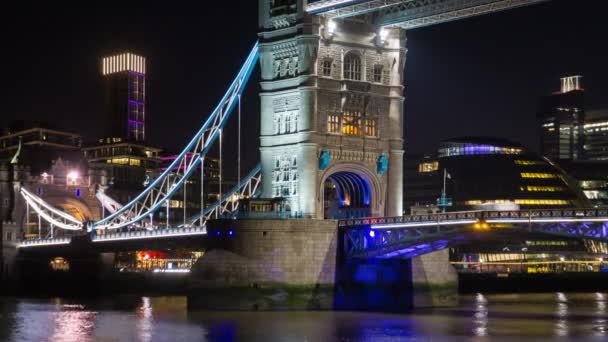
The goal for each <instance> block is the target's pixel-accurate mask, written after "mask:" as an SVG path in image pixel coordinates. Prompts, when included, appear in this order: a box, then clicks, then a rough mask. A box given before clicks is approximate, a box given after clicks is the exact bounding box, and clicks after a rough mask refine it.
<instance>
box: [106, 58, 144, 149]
mask: <svg viewBox="0 0 608 342" xmlns="http://www.w3.org/2000/svg"><path fill="white" fill-rule="evenodd" d="M101 64H102V65H101V73H102V76H103V82H104V91H105V94H104V95H105V112H106V114H105V115H106V116H105V120H106V121H105V123H106V125H105V126H106V128H105V131H104V137H103V139H104V140H105V143H116V142H123V141H128V142H139V143H142V142H145V141H146V138H147V134H146V133H147V129H146V105H145V102H146V59H145V58H144V57H141V56H137V55H134V54H132V53H123V54H119V55H116V56H111V57H105V58H103V59H102V63H101Z"/></svg>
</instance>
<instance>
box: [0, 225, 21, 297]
mask: <svg viewBox="0 0 608 342" xmlns="http://www.w3.org/2000/svg"><path fill="white" fill-rule="evenodd" d="M18 232H19V229H18V226H17V225H16V224H15V223H14V222H1V221H0V245H1V248H2V250H1V251H0V253H1V254H0V289H2V291H0V293H7V292H12V291H14V290H15V289H16V288H17V283H18V282H17V280H18V273H17V238H18Z"/></svg>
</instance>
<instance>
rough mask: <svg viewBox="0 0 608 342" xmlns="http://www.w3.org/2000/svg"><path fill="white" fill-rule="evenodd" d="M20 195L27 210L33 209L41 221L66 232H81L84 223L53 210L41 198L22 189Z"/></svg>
mask: <svg viewBox="0 0 608 342" xmlns="http://www.w3.org/2000/svg"><path fill="white" fill-rule="evenodd" d="M20 193H21V196H22V197H23V199H24V200H25V202H26V204H27V206H28V208H32V209H34V211H35V212H36V214H38V216H39V217H40V218H41V219H44V220H45V221H47V222H48V223H50V224H52V225H53V226H54V227H56V228H61V229H66V230H82V228H83V226H84V223H82V222H80V221H79V220H78V219H76V218H75V217H73V216H72V215H70V214H68V213H65V212H63V211H61V210H59V209H56V208H53V207H52V206H51V205H49V204H48V203H46V202H45V201H44V200H43V199H42V198H40V197H38V196H36V195H34V194H32V193H31V192H29V191H27V190H26V189H25V188H23V187H22V188H21V189H20ZM28 211H29V210H28Z"/></svg>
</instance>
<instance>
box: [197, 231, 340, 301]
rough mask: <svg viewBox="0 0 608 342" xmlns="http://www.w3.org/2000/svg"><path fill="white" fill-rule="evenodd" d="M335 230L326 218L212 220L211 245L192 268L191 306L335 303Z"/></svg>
mask: <svg viewBox="0 0 608 342" xmlns="http://www.w3.org/2000/svg"><path fill="white" fill-rule="evenodd" d="M336 230H337V224H336V221H328V220H327V221H324V220H312V219H306V220H270V219H265V220H239V221H234V220H219V221H214V222H210V224H209V226H208V233H209V236H210V238H211V239H212V241H211V242H210V246H211V247H210V248H209V249H208V250H207V252H206V253H205V255H204V256H203V257H202V258H201V259H200V260H199V261H198V262H197V263H196V265H195V266H194V267H193V269H192V275H191V292H190V295H189V306H190V307H195V308H205V309H230V310H281V309H331V308H333V288H334V277H335V267H336V238H337V234H336ZM218 231H219V232H220V235H219V236H218V234H217V232H218ZM230 231H232V232H233V233H232V234H233V235H232V236H230V235H229V232H230Z"/></svg>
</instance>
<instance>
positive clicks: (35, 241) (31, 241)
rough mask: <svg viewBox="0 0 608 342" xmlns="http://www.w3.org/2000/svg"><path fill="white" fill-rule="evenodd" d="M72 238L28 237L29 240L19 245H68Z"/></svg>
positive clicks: (21, 246)
mask: <svg viewBox="0 0 608 342" xmlns="http://www.w3.org/2000/svg"><path fill="white" fill-rule="evenodd" d="M71 240H72V238H70V237H60V238H48V239H28V240H22V241H20V242H19V243H18V245H17V246H18V247H19V248H27V247H41V246H55V245H67V244H69V243H70V241H71Z"/></svg>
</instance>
